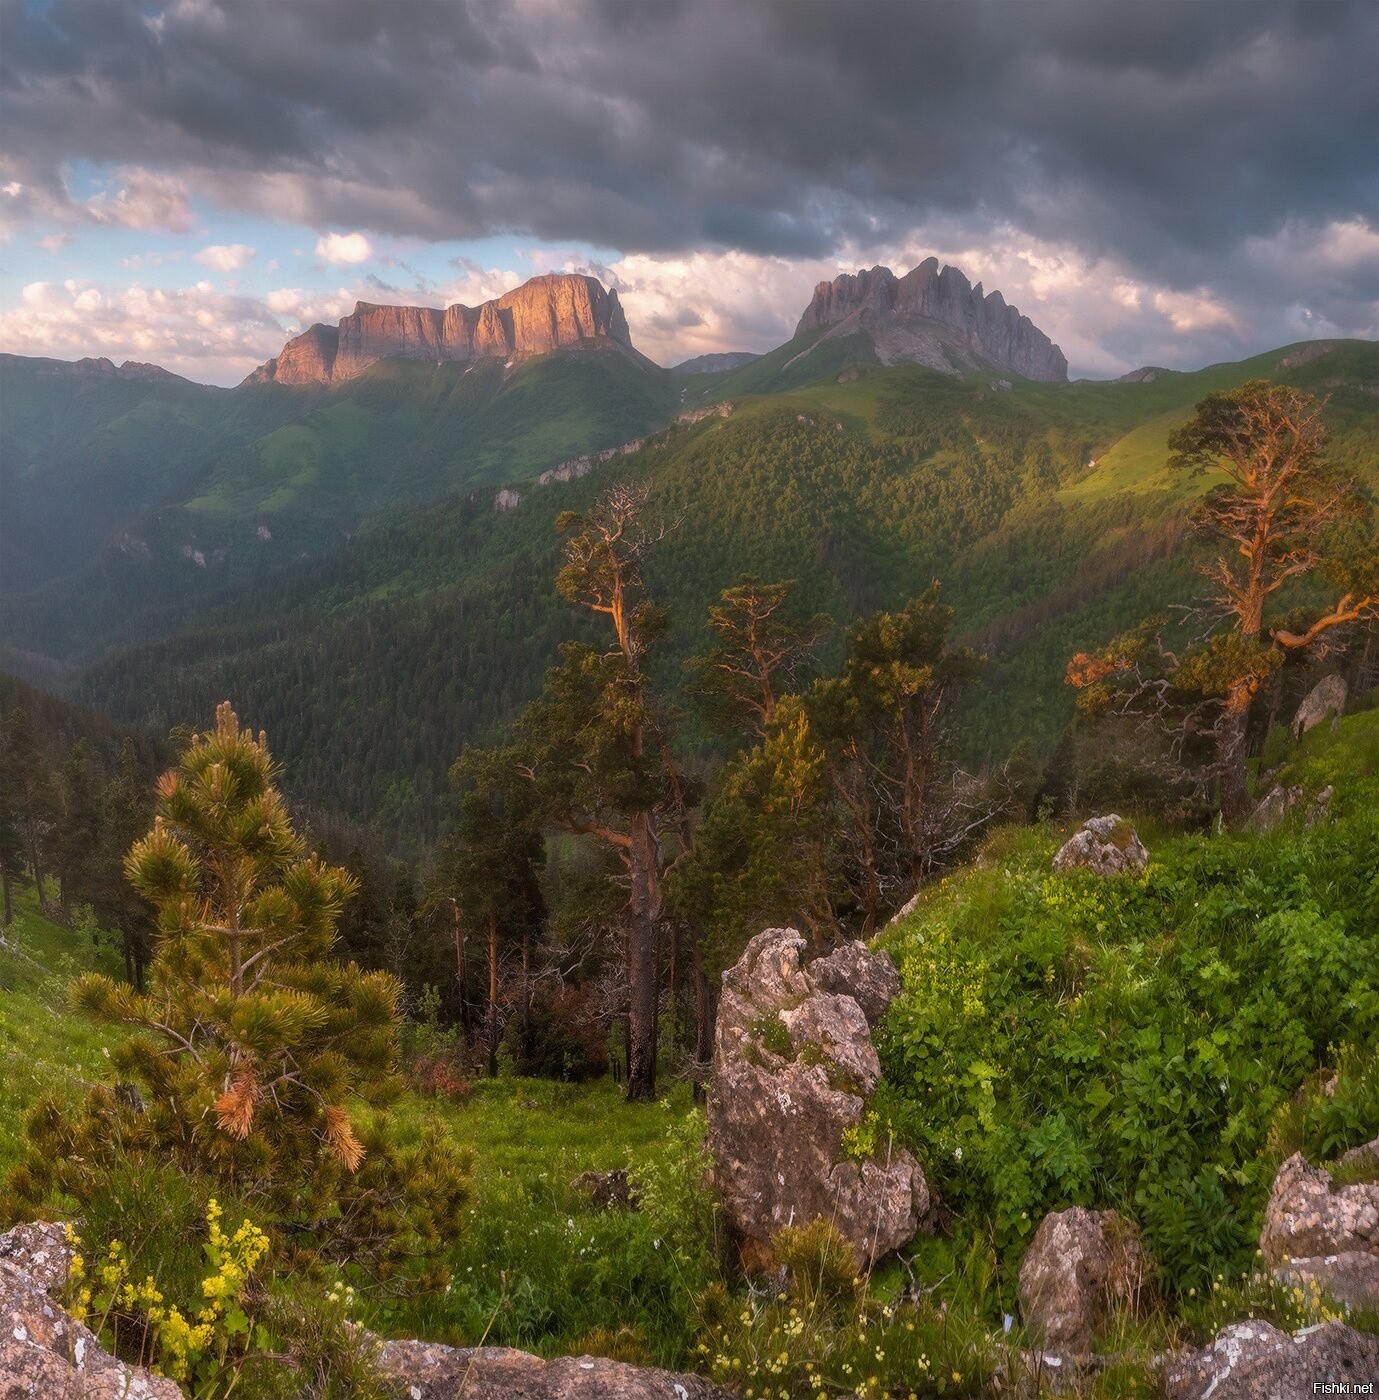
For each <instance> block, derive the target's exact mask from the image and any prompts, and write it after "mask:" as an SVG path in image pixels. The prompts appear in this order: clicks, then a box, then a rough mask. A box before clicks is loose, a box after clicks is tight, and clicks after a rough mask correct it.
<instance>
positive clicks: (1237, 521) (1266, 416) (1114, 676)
mask: <svg viewBox="0 0 1379 1400" xmlns="http://www.w3.org/2000/svg"><path fill="white" fill-rule="evenodd" d="M1325 408H1326V400H1325V399H1318V398H1316V397H1314V396H1313V395H1312V394H1308V393H1305V392H1304V391H1303V390H1301V389H1292V388H1289V387H1287V386H1286V385H1281V384H1270V383H1269V382H1268V381H1267V380H1263V379H1252V380H1250V381H1249V382H1248V383H1247V384H1243V385H1241V387H1240V388H1238V389H1232V390H1230V391H1229V392H1225V393H1215V394H1210V395H1208V396H1207V398H1205V399H1203V400H1202V402H1201V403H1199V404H1198V405H1197V411H1196V412H1195V413H1194V414H1193V416H1192V417H1191V418H1190V419H1189V420H1188V421H1187V422H1186V423H1185V424H1184V425H1183V426H1182V427H1181V428H1178V429H1177V430H1175V431H1174V432H1173V433H1172V434H1170V436H1169V439H1168V446H1169V449H1170V451H1171V452H1173V454H1174V455H1173V457H1172V458H1171V459H1170V462H1169V465H1170V466H1172V467H1175V468H1177V469H1180V470H1181V469H1186V470H1190V471H1193V472H1214V473H1219V474H1220V476H1221V477H1222V478H1223V479H1221V480H1219V481H1218V483H1217V484H1216V485H1214V486H1213V487H1212V488H1211V490H1210V491H1208V492H1207V494H1206V496H1205V497H1204V498H1203V501H1202V504H1201V509H1200V513H1199V516H1198V525H1199V528H1200V530H1201V532H1202V533H1203V534H1205V535H1207V536H1209V537H1210V538H1212V539H1213V540H1215V541H1216V542H1217V545H1218V548H1217V551H1216V553H1215V555H1214V557H1212V558H1211V559H1209V560H1208V561H1207V563H1205V564H1204V565H1203V567H1202V572H1203V573H1204V574H1205V575H1206V577H1207V578H1208V579H1209V580H1210V581H1211V583H1212V585H1213V591H1212V593H1211V595H1210V596H1209V597H1208V598H1207V599H1206V600H1205V603H1204V605H1203V607H1202V609H1201V611H1202V612H1203V613H1204V614H1205V615H1207V616H1208V617H1209V618H1210V619H1211V621H1212V623H1213V625H1214V626H1215V627H1216V628H1217V629H1218V630H1215V631H1214V632H1213V634H1212V635H1211V636H1210V638H1209V639H1208V640H1207V641H1205V642H1204V643H1201V644H1199V645H1196V646H1194V647H1192V648H1191V649H1190V650H1188V651H1187V652H1185V653H1184V655H1183V656H1181V657H1179V656H1177V655H1175V654H1174V653H1172V652H1170V651H1168V650H1167V649H1165V648H1164V647H1163V645H1162V644H1161V642H1160V641H1159V639H1158V624H1157V622H1151V623H1148V624H1144V625H1142V626H1141V627H1140V628H1138V629H1136V630H1135V631H1134V632H1131V633H1128V634H1127V635H1126V636H1125V637H1121V638H1117V639H1116V640H1115V641H1113V642H1112V643H1110V645H1109V646H1107V647H1105V648H1104V649H1103V650H1102V651H1100V652H1097V653H1093V654H1088V653H1086V652H1079V653H1078V654H1077V655H1076V656H1074V657H1073V658H1072V660H1071V661H1070V662H1069V663H1068V670H1067V681H1068V683H1069V684H1070V685H1073V686H1077V687H1078V688H1079V689H1081V690H1082V691H1083V695H1082V696H1081V697H1080V698H1079V706H1080V707H1081V708H1082V709H1084V710H1087V711H1090V712H1093V713H1095V712H1098V711H1103V710H1109V711H1112V712H1115V713H1120V714H1135V713H1144V712H1146V711H1154V712H1157V713H1159V714H1163V715H1174V716H1175V718H1174V720H1173V722H1174V723H1175V724H1176V725H1177V727H1178V728H1179V729H1180V731H1183V732H1186V733H1189V734H1191V733H1196V734H1199V735H1206V736H1208V737H1209V738H1210V740H1211V743H1212V745H1213V747H1214V749H1215V757H1214V760H1213V762H1212V763H1211V764H1210V765H1209V767H1208V768H1207V770H1206V776H1209V777H1212V778H1215V779H1217V780H1218V782H1219V789H1220V804H1221V815H1222V817H1223V818H1224V819H1225V820H1226V821H1227V822H1229V823H1232V824H1235V823H1238V822H1240V821H1241V820H1242V819H1243V818H1244V817H1245V816H1247V815H1248V813H1249V811H1250V796H1249V789H1248V785H1247V781H1246V762H1245V760H1246V747H1245V737H1246V726H1247V723H1248V719H1249V713H1250V708H1251V706H1252V704H1253V703H1254V699H1255V697H1256V695H1258V694H1259V692H1260V689H1261V687H1262V686H1263V685H1264V683H1265V682H1266V681H1267V680H1268V678H1269V677H1270V676H1271V675H1273V674H1274V672H1275V671H1277V669H1278V668H1279V666H1281V665H1282V664H1283V661H1284V659H1285V656H1286V655H1288V654H1289V653H1293V654H1301V653H1309V654H1311V655H1312V656H1317V657H1319V656H1321V655H1324V654H1325V653H1326V652H1327V651H1328V650H1331V649H1333V648H1334V647H1335V646H1337V645H1338V644H1342V643H1340V639H1341V638H1343V637H1344V634H1345V629H1346V628H1347V627H1351V626H1353V625H1354V624H1356V623H1361V622H1364V621H1365V620H1366V619H1369V618H1373V617H1375V616H1376V615H1379V542H1376V535H1375V532H1374V522H1373V508H1372V506H1371V504H1370V502H1369V501H1368V500H1367V499H1366V497H1365V495H1364V493H1363V492H1362V491H1361V489H1360V486H1359V484H1358V483H1357V482H1356V481H1355V480H1354V479H1353V478H1352V477H1350V476H1349V475H1347V474H1346V473H1345V472H1343V471H1341V470H1339V469H1338V468H1337V467H1336V466H1335V465H1334V464H1333V463H1331V462H1329V461H1328V460H1327V456H1326V438H1327V435H1326V428H1325V426H1324V424H1323V421H1322V416H1323V412H1324V410H1325ZM1302 580H1310V581H1311V583H1312V585H1313V588H1314V589H1316V590H1317V593H1318V596H1320V597H1322V598H1323V600H1324V601H1322V602H1321V603H1320V604H1318V605H1308V604H1306V603H1304V604H1303V606H1302V609H1301V616H1302V618H1303V620H1302V621H1297V620H1295V619H1296V617H1297V613H1296V612H1294V613H1285V612H1284V611H1283V606H1282V604H1281V601H1280V600H1281V599H1286V598H1287V597H1288V594H1287V591H1286V590H1287V587H1288V585H1290V584H1292V583H1294V582H1295V581H1302ZM1221 624H1224V627H1222V626H1221Z"/></svg>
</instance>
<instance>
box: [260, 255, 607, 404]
mask: <svg viewBox="0 0 1379 1400" xmlns="http://www.w3.org/2000/svg"><path fill="white" fill-rule="evenodd" d="M597 344H614V345H618V346H622V347H624V348H625V349H627V350H628V351H631V350H632V337H631V335H630V333H629V332H628V329H627V317H626V315H625V314H624V313H623V309H622V305H621V303H620V302H619V301H618V294H617V292H615V291H609V290H607V289H606V288H605V287H604V286H603V284H602V283H601V282H599V281H598V279H597V278H594V277H585V276H583V275H580V274H576V273H567V272H553V273H546V274H545V275H543V276H540V277H533V278H532V279H531V280H530V281H528V282H524V283H523V284H522V285H521V286H520V287H515V288H514V289H513V290H512V291H510V292H506V293H504V294H503V295H502V296H501V297H498V298H496V299H495V300H493V301H486V302H483V303H481V304H480V305H479V306H463V305H459V304H457V305H455V306H448V307H446V308H445V309H444V310H440V309H439V308H437V307H430V306H380V305H375V304H374V303H373V302H367V301H360V302H356V303H355V307H354V310H353V311H352V312H351V313H350V314H349V315H348V316H345V317H342V318H341V320H340V323H339V325H336V326H326V325H314V326H311V327H309V328H308V329H307V330H305V331H303V332H302V333H301V334H300V335H298V336H296V337H294V338H293V339H292V340H289V341H288V342H287V344H286V345H284V346H283V348H282V350H281V351H279V353H278V354H277V355H276V356H275V357H274V358H273V359H271V360H269V361H268V363H267V364H265V365H261V366H260V367H259V368H258V369H256V370H255V371H254V372H253V374H251V375H250V376H249V378H248V380H247V381H246V382H247V383H276V384H331V383H338V382H341V381H343V380H346V379H354V378H356V377H357V376H358V375H361V374H363V372H364V371H365V370H366V369H368V367H369V366H370V365H371V364H374V363H375V362H376V361H378V360H382V359H388V358H401V359H408V360H437V361H439V360H479V359H484V358H486V357H489V356H496V357H498V358H501V359H504V360H507V359H511V358H514V357H520V356H526V355H542V354H545V353H547V352H548V351H551V350H561V349H567V348H572V347H577V346H587V345H597Z"/></svg>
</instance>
